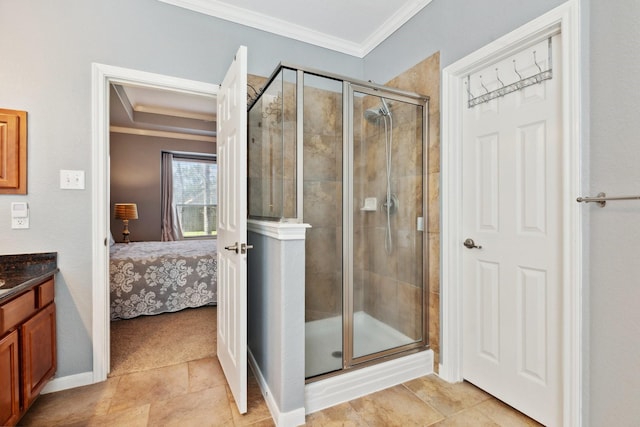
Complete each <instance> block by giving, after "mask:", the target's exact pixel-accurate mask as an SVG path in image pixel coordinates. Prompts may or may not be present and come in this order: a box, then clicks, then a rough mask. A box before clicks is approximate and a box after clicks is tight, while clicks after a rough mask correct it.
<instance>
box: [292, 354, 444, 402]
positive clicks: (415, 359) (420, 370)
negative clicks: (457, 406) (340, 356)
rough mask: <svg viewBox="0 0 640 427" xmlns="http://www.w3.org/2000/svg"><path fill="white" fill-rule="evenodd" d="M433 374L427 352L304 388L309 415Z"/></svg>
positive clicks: (311, 384) (317, 382)
mask: <svg viewBox="0 0 640 427" xmlns="http://www.w3.org/2000/svg"><path fill="white" fill-rule="evenodd" d="M432 373H433V351H432V350H426V351H421V352H420V353H415V354H411V355H409V356H404V357H400V358H398V359H393V360H389V361H388V362H383V363H379V364H377V365H372V366H368V367H366V368H362V369H358V370H355V371H352V372H348V373H345V374H340V375H336V376H335V377H331V378H327V379H326V380H320V381H316V382H313V383H309V384H307V385H306V386H305V390H304V395H305V399H304V401H305V409H306V413H307V414H311V413H313V412H316V411H320V410H322V409H325V408H329V407H331V406H335V405H338V404H340V403H343V402H348V401H349V400H353V399H357V398H358V397H362V396H365V395H367V394H371V393H374V392H376V391H379V390H383V389H385V388H389V387H392V386H394V385H398V384H401V383H403V382H406V381H409V380H412V379H414V378H418V377H421V376H424V375H429V374H432Z"/></svg>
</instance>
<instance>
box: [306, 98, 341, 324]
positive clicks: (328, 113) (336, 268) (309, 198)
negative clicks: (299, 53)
mask: <svg viewBox="0 0 640 427" xmlns="http://www.w3.org/2000/svg"><path fill="white" fill-rule="evenodd" d="M303 114H304V120H303V122H304V142H303V145H304V149H303V153H304V160H303V165H304V169H303V175H304V189H303V193H304V213H303V220H304V222H305V223H308V224H311V228H310V229H308V230H307V235H306V241H305V253H306V256H305V263H306V266H305V281H306V284H305V290H306V292H305V300H306V301H305V304H306V305H305V308H306V310H305V317H306V321H310V320H318V319H323V318H327V317H334V316H337V315H340V314H341V313H342V93H341V92H331V91H328V90H322V89H317V88H313V87H310V86H309V85H305V93H304V113H303Z"/></svg>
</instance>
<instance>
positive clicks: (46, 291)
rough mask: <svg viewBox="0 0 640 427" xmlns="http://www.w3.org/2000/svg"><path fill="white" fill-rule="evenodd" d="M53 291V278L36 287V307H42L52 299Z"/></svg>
mask: <svg viewBox="0 0 640 427" xmlns="http://www.w3.org/2000/svg"><path fill="white" fill-rule="evenodd" d="M54 296H55V291H54V288H53V278H52V279H49V280H47V281H46V282H44V283H43V284H41V285H38V287H36V308H42V307H44V306H45V305H47V304H49V303H50V302H52V301H53V298H54Z"/></svg>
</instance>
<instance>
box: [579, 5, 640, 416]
mask: <svg viewBox="0 0 640 427" xmlns="http://www.w3.org/2000/svg"><path fill="white" fill-rule="evenodd" d="M639 22H640V2H638V1H637V0H624V1H616V2H615V7H614V6H613V5H612V4H610V3H609V4H607V2H601V1H592V2H591V21H590V28H591V29H592V31H591V33H590V37H591V52H590V63H589V68H590V73H591V82H590V85H589V89H590V96H591V100H592V102H591V114H590V117H588V120H589V123H590V126H591V144H590V150H591V161H590V174H591V178H590V181H591V182H590V187H591V191H590V192H591V193H593V194H596V193H598V192H600V191H604V192H606V193H607V194H609V195H612V196H613V195H627V194H632V195H636V194H640V186H639V185H638V184H639V183H640V167H639V165H640V138H639V135H640V120H638V116H639V115H640V98H639V95H640V80H638V76H639V75H640V55H639V54H638V53H639V52H640V26H639V25H638V23H639ZM588 209H589V210H590V212H591V224H590V226H589V228H588V230H587V231H588V233H589V234H590V235H589V238H590V239H591V242H590V245H589V248H588V250H589V251H590V269H589V273H590V289H589V290H590V298H591V304H590V307H589V308H590V312H589V316H588V320H589V322H588V323H587V325H588V327H589V340H590V348H589V351H590V359H591V360H590V365H589V366H588V369H589V375H590V393H591V396H590V403H589V407H590V415H591V417H590V418H591V420H590V421H591V425H592V426H604V425H618V426H631V425H638V422H639V421H638V420H640V405H638V402H639V401H640V370H639V369H638V368H639V367H640V310H639V304H640V263H639V262H638V254H640V225H639V222H638V220H639V218H640V202H638V201H631V202H611V203H608V204H607V206H606V207H605V208H603V209H601V208H599V207H597V206H590V207H589V208H588Z"/></svg>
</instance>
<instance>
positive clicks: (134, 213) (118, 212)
mask: <svg viewBox="0 0 640 427" xmlns="http://www.w3.org/2000/svg"><path fill="white" fill-rule="evenodd" d="M114 212H115V218H116V219H121V220H122V223H123V224H124V230H122V237H123V238H124V243H129V220H130V219H138V206H137V205H136V204H135V203H116V204H115V205H114Z"/></svg>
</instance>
